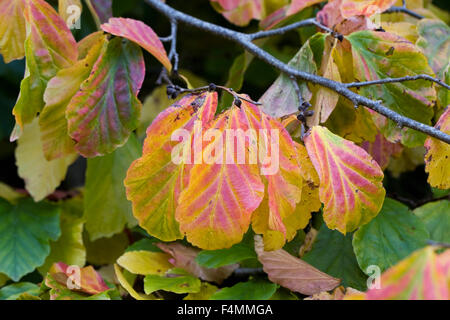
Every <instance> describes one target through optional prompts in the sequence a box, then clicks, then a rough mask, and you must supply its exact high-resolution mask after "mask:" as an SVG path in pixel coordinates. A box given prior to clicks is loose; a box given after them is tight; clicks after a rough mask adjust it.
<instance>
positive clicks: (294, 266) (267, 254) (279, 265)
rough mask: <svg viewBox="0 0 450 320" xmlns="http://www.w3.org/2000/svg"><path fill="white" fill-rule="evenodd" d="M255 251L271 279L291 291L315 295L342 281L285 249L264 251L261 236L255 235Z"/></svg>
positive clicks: (330, 288) (332, 287) (334, 286)
mask: <svg viewBox="0 0 450 320" xmlns="http://www.w3.org/2000/svg"><path fill="white" fill-rule="evenodd" d="M255 251H256V253H257V254H258V260H259V261H260V262H261V263H262V265H263V269H264V272H266V273H267V275H268V276H269V280H270V281H272V282H274V283H277V284H279V285H281V286H283V287H285V288H287V289H289V290H291V291H295V292H299V293H301V294H305V295H313V294H316V293H320V292H322V291H329V290H332V289H334V288H336V287H337V286H338V285H339V283H340V282H341V280H340V279H337V278H333V277H331V276H329V275H327V274H326V273H323V272H322V271H320V270H318V269H316V268H314V267H313V266H311V265H310V264H308V263H306V262H304V261H303V260H300V259H298V258H296V257H294V256H292V255H290V254H289V253H288V252H286V251H285V250H282V249H280V250H275V251H264V243H263V240H262V238H261V236H255Z"/></svg>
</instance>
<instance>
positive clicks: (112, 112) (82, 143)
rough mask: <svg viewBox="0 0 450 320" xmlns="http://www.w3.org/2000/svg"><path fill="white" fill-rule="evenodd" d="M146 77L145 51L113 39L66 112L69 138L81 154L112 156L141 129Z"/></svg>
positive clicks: (131, 44) (134, 45) (86, 155)
mask: <svg viewBox="0 0 450 320" xmlns="http://www.w3.org/2000/svg"><path fill="white" fill-rule="evenodd" d="M144 75H145V64H144V59H143V57H142V51H141V49H140V48H139V47H138V46H137V45H136V44H134V43H132V42H129V41H123V40H122V39H120V38H115V39H112V40H111V41H110V42H109V43H108V45H107V47H106V49H105V50H104V51H103V52H102V54H100V56H99V58H98V60H97V61H96V62H95V65H94V67H93V69H92V72H91V74H90V76H89V78H88V79H86V80H85V81H84V82H83V83H82V84H81V87H80V90H79V91H78V93H77V94H76V95H75V96H74V97H73V98H72V100H71V102H70V104H69V105H68V107H67V110H66V117H67V119H68V128H69V135H70V136H71V137H72V139H73V140H74V141H75V148H76V149H77V150H78V152H79V153H80V154H82V155H83V156H85V157H95V156H98V155H104V154H108V153H110V152H112V151H114V150H115V149H116V148H117V147H118V146H121V145H123V144H124V143H125V142H126V141H127V139H128V137H129V135H130V134H131V132H132V131H133V130H134V129H136V127H137V125H138V121H139V115H140V112H141V106H142V105H141V102H140V101H139V100H138V98H137V95H138V93H139V90H140V88H141V85H142V82H143V80H144Z"/></svg>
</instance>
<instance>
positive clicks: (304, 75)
mask: <svg viewBox="0 0 450 320" xmlns="http://www.w3.org/2000/svg"><path fill="white" fill-rule="evenodd" d="M145 1H146V2H147V3H148V4H149V5H151V6H152V7H153V8H155V9H156V10H158V11H159V12H161V13H162V14H164V15H165V16H166V17H167V18H169V20H171V21H172V20H176V21H177V22H182V23H184V24H186V25H189V26H192V27H195V28H198V29H200V30H203V31H206V32H209V33H212V34H215V35H218V36H221V37H223V38H225V39H228V40H230V41H233V42H235V43H237V44H239V45H240V46H242V47H243V48H244V49H246V50H247V51H248V52H250V53H251V54H253V55H254V56H255V57H258V58H259V59H261V60H262V61H264V62H266V63H267V64H269V65H271V66H273V67H275V68H276V69H278V70H279V71H281V72H283V73H285V74H287V75H290V76H294V77H296V78H298V79H302V80H304V81H308V82H311V83H315V84H318V85H321V86H323V87H326V88H329V89H331V90H333V91H335V92H337V93H338V94H340V95H342V96H343V97H346V98H347V99H349V100H350V101H352V103H353V104H354V105H363V106H366V107H368V108H369V109H372V110H373V111H375V112H377V113H379V114H381V115H383V116H385V117H387V118H389V119H391V120H393V121H394V122H396V123H397V124H398V125H399V126H401V127H403V126H404V127H408V128H411V129H414V130H417V131H420V132H423V133H425V134H428V135H429V136H432V137H434V138H436V139H439V140H441V141H444V142H446V143H448V144H450V135H448V134H446V133H444V132H442V131H440V130H438V129H436V128H433V127H431V126H429V125H426V124H423V123H420V122H418V121H415V120H413V119H410V118H407V117H404V116H402V115H400V114H398V113H397V112H395V111H392V110H391V109H389V108H387V107H385V106H384V105H383V104H382V102H381V101H376V100H371V99H369V98H366V97H364V96H361V95H359V94H357V93H355V92H353V91H352V90H350V89H349V88H347V86H346V84H344V83H340V82H337V81H333V80H330V79H326V78H324V77H321V76H318V75H314V74H310V73H308V72H305V71H302V70H297V69H295V68H292V67H290V66H289V65H287V64H285V63H283V62H282V61H280V60H278V59H276V58H275V57H273V56H272V55H270V54H269V53H268V52H266V51H264V50H263V49H261V48H260V47H258V46H257V45H255V44H254V43H253V42H252V41H251V37H250V36H249V35H248V34H244V33H242V32H238V31H234V30H230V29H227V28H224V27H221V26H218V25H215V24H212V23H209V22H206V21H203V20H200V19H197V18H195V17H192V16H190V15H187V14H185V13H182V12H180V11H178V10H175V9H173V8H172V7H170V6H168V5H166V4H165V3H163V2H161V1H159V0H145Z"/></svg>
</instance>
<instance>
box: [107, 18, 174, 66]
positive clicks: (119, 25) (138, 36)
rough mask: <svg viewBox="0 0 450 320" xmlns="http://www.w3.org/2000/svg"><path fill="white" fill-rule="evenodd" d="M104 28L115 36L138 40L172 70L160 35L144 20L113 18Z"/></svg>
mask: <svg viewBox="0 0 450 320" xmlns="http://www.w3.org/2000/svg"><path fill="white" fill-rule="evenodd" d="M102 29H103V30H104V31H106V32H109V33H111V34H113V35H115V36H118V37H123V38H127V39H128V40H131V41H133V42H136V43H137V44H138V45H140V46H141V47H142V48H144V49H145V50H147V51H148V52H150V53H151V54H152V55H153V56H154V57H155V58H156V59H158V60H159V62H161V63H162V64H163V65H164V67H165V68H166V69H167V70H169V71H170V70H171V69H172V64H171V63H170V60H169V58H168V57H167V53H166V50H165V49H164V46H163V44H162V42H161V40H159V37H158V35H157V34H156V33H155V32H154V31H153V29H152V28H150V27H149V26H147V25H146V24H145V23H143V22H142V21H139V20H134V19H128V18H111V19H109V22H108V23H105V24H102Z"/></svg>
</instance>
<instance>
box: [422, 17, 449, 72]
mask: <svg viewBox="0 0 450 320" xmlns="http://www.w3.org/2000/svg"><path fill="white" fill-rule="evenodd" d="M417 32H418V33H419V36H420V37H419V39H417V42H416V45H417V46H418V47H419V48H421V49H422V51H423V53H424V54H425V56H426V57H427V58H428V62H429V64H430V66H431V68H433V70H434V72H435V73H436V75H438V76H441V73H442V70H443V69H444V68H445V66H446V65H447V64H448V60H449V57H450V27H449V26H448V25H447V24H446V23H445V22H443V21H441V20H432V19H422V20H420V21H419V22H418V23H417Z"/></svg>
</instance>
